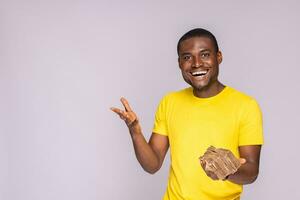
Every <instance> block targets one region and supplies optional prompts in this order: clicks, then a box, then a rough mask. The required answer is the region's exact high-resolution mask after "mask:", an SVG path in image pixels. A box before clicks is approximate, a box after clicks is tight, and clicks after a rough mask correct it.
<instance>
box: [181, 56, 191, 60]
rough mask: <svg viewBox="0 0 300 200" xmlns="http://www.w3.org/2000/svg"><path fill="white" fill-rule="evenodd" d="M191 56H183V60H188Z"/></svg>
mask: <svg viewBox="0 0 300 200" xmlns="http://www.w3.org/2000/svg"><path fill="white" fill-rule="evenodd" d="M190 58H191V56H183V60H189V59H190Z"/></svg>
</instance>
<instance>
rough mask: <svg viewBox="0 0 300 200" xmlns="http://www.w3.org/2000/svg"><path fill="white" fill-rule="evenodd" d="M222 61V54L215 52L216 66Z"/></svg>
mask: <svg viewBox="0 0 300 200" xmlns="http://www.w3.org/2000/svg"><path fill="white" fill-rule="evenodd" d="M222 60H223V56H222V52H221V51H218V52H217V61H218V64H221V62H222Z"/></svg>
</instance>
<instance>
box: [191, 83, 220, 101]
mask: <svg viewBox="0 0 300 200" xmlns="http://www.w3.org/2000/svg"><path fill="white" fill-rule="evenodd" d="M224 88H225V86H224V85H223V84H222V83H220V82H219V81H216V82H215V83H213V84H211V85H208V86H207V87H204V88H201V89H195V88H193V93H194V95H195V96H196V97H199V98H209V97H213V96H216V95H217V94H219V93H220V92H222V90H223V89H224Z"/></svg>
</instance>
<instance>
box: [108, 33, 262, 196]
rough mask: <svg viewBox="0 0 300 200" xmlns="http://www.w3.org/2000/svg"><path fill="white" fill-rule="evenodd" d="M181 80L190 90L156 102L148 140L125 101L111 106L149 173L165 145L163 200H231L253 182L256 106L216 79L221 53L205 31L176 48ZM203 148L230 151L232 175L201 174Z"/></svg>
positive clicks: (258, 140) (258, 137)
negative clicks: (235, 159)
mask: <svg viewBox="0 0 300 200" xmlns="http://www.w3.org/2000/svg"><path fill="white" fill-rule="evenodd" d="M177 53H178V63H179V67H180V70H181V73H182V76H183V79H184V80H185V81H186V82H187V83H188V84H189V85H190V86H191V87H188V88H185V89H183V90H180V91H177V92H170V93H169V94H167V95H165V96H164V97H163V99H162V100H161V102H160V104H159V106H158V108H157V111H156V115H155V122H154V127H153V132H152V135H151V137H150V140H149V142H147V141H146V140H145V138H144V136H143V134H142V130H141V127H140V123H139V120H138V118H137V116H136V114H135V113H134V112H133V111H132V109H131V108H130V106H129V103H128V101H127V100H126V99H125V98H121V102H122V104H123V105H124V107H125V110H121V109H118V108H111V109H112V110H113V111H114V112H115V113H117V114H118V115H119V116H120V117H121V119H123V120H124V121H125V123H126V124H127V126H128V128H129V132H130V135H131V138H132V141H133V146H134V150H135V154H136V157H137V159H138V161H139V163H140V164H141V166H142V167H143V169H144V170H145V171H147V172H149V173H151V174H153V173H155V172H156V171H158V170H159V169H160V167H161V166H162V163H163V160H164V158H165V155H166V153H167V151H168V149H169V147H170V151H171V152H170V155H171V167H170V172H169V173H170V174H169V180H168V185H167V189H166V192H165V195H164V197H163V199H164V200H236V199H240V195H241V192H242V185H244V184H249V183H252V182H254V181H255V180H256V178H257V176H258V171H259V157H260V150H261V145H262V144H263V133H262V132H263V131H262V116H261V111H260V109H259V106H258V104H257V102H256V101H255V100H254V99H253V98H252V97H250V96H248V95H246V94H244V93H241V92H239V91H237V90H235V89H233V88H231V87H229V86H225V85H224V84H222V83H221V82H220V81H219V80H218V73H219V64H220V63H221V62H222V53H221V51H219V47H218V43H217V40H216V38H215V36H214V35H213V34H212V33H210V32H209V31H207V30H205V29H200V28H198V29H193V30H191V31H189V32H187V33H186V34H184V35H183V36H182V37H181V38H180V40H179V41H178V45H177ZM209 146H215V147H218V148H224V149H228V150H230V151H231V152H232V153H233V154H234V155H235V156H236V157H238V158H239V159H240V163H241V166H240V167H239V168H238V170H237V172H235V173H234V174H231V175H229V176H227V177H226V179H223V180H219V179H218V177H217V176H216V174H214V173H212V172H209V171H206V170H205V166H204V164H203V163H201V162H200V161H199V156H201V155H203V154H204V152H205V151H206V149H207V148H208V147H209Z"/></svg>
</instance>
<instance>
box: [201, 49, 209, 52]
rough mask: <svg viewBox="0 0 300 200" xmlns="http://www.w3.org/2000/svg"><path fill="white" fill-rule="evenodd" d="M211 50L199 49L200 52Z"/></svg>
mask: <svg viewBox="0 0 300 200" xmlns="http://www.w3.org/2000/svg"><path fill="white" fill-rule="evenodd" d="M204 51H211V50H210V49H201V50H200V52H204Z"/></svg>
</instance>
